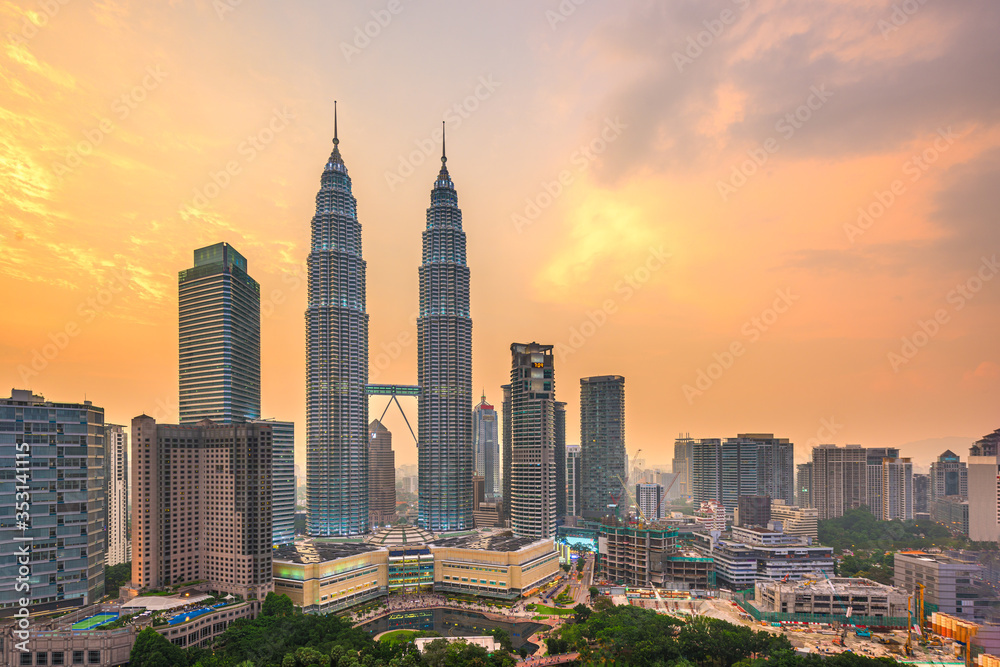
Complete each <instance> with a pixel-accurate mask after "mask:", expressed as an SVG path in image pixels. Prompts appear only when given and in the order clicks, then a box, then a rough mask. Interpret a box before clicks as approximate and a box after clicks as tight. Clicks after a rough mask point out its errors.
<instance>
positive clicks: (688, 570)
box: [597, 523, 715, 590]
mask: <svg viewBox="0 0 1000 667" xmlns="http://www.w3.org/2000/svg"><path fill="white" fill-rule="evenodd" d="M677 537H678V530H677V528H676V527H674V526H671V525H668V524H665V523H657V524H652V525H649V526H646V527H641V528H637V527H633V526H603V525H602V526H600V528H599V532H598V538H597V543H598V552H599V563H600V569H601V573H602V575H603V576H604V577H605V578H606V579H607V580H608V581H609V582H611V583H614V584H621V585H624V586H650V585H652V586H657V587H659V588H672V589H681V590H692V589H694V590H704V589H706V588H709V587H710V586H713V585H714V583H715V577H714V563H713V561H712V559H711V558H709V557H706V556H705V555H704V554H702V553H699V552H697V551H694V550H692V549H681V548H680V547H679V546H678V539H677Z"/></svg>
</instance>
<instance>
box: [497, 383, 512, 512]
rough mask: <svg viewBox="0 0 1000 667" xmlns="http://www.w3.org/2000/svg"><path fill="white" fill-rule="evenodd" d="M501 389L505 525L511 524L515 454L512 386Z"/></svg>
mask: <svg viewBox="0 0 1000 667" xmlns="http://www.w3.org/2000/svg"><path fill="white" fill-rule="evenodd" d="M500 390H501V391H502V392H503V401H502V403H501V406H500V407H501V411H502V412H503V461H502V463H501V465H502V466H503V479H502V480H500V485H501V488H502V489H503V492H502V496H503V508H502V510H501V511H502V512H503V514H502V520H503V523H504V525H507V526H509V525H510V474H511V464H510V462H511V458H512V454H513V438H512V437H511V424H512V420H511V405H510V401H511V386H510V385H509V384H505V385H501V387H500Z"/></svg>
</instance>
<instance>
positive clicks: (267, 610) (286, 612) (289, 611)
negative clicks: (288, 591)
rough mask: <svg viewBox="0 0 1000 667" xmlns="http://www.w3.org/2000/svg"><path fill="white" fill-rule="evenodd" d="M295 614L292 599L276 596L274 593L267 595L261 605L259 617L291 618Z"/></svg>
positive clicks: (285, 596) (283, 595) (282, 595)
mask: <svg viewBox="0 0 1000 667" xmlns="http://www.w3.org/2000/svg"><path fill="white" fill-rule="evenodd" d="M294 613H295V605H293V604H292V598H290V597H288V596H287V595H285V594H281V595H277V594H275V593H274V592H271V593H268V594H267V597H265V598H264V604H263V605H261V608H260V615H261V616H292V615H293V614H294Z"/></svg>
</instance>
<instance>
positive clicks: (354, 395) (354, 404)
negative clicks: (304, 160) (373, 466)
mask: <svg viewBox="0 0 1000 667" xmlns="http://www.w3.org/2000/svg"><path fill="white" fill-rule="evenodd" d="M339 144H340V140H339V139H338V137H337V119H336V111H335V112H334V125H333V152H332V153H330V157H329V158H328V159H327V161H326V166H325V167H324V168H323V175H322V176H321V177H320V189H319V192H318V193H317V195H316V213H315V215H313V218H312V238H311V244H310V252H309V260H308V265H309V295H308V308H307V309H306V496H307V500H308V508H307V514H306V530H307V532H308V533H309V534H310V535H315V536H330V535H357V534H361V533H366V532H368V526H369V524H368V395H367V392H366V385H367V384H368V314H367V313H366V312H365V268H366V265H365V260H364V259H363V257H362V254H361V224H360V223H359V222H358V215H357V200H356V199H355V198H354V195H353V194H351V177H350V176H348V174H347V167H346V166H345V165H344V160H343V158H342V157H341V156H340V145H339ZM421 423H423V421H422V420H421Z"/></svg>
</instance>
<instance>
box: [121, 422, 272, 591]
mask: <svg viewBox="0 0 1000 667" xmlns="http://www.w3.org/2000/svg"><path fill="white" fill-rule="evenodd" d="M271 429H272V427H271V426H270V425H268V424H266V423H263V422H237V423H231V424H216V423H213V422H211V421H209V420H203V421H200V422H198V423H197V424H157V423H156V421H155V420H154V419H153V418H152V417H148V416H146V415H140V416H139V417H136V418H134V419H133V420H132V440H133V445H134V450H133V456H132V480H133V483H132V515H133V517H134V518H133V521H132V555H133V558H132V582H133V583H134V584H135V585H136V586H138V587H139V588H147V589H148V588H159V587H163V586H172V585H176V584H181V583H185V582H189V581H199V580H200V581H204V582H206V583H207V584H208V585H209V586H211V587H212V590H217V591H224V592H226V593H230V594H232V595H239V596H242V597H244V598H247V599H257V600H261V599H263V598H264V596H265V595H266V594H267V593H268V592H270V591H272V590H274V586H273V583H272V578H271V549H272V546H271V543H272V537H273V533H272V529H271V520H272V516H271V511H272V510H271V502H272V496H271V493H272V490H271V451H272V431H271Z"/></svg>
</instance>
